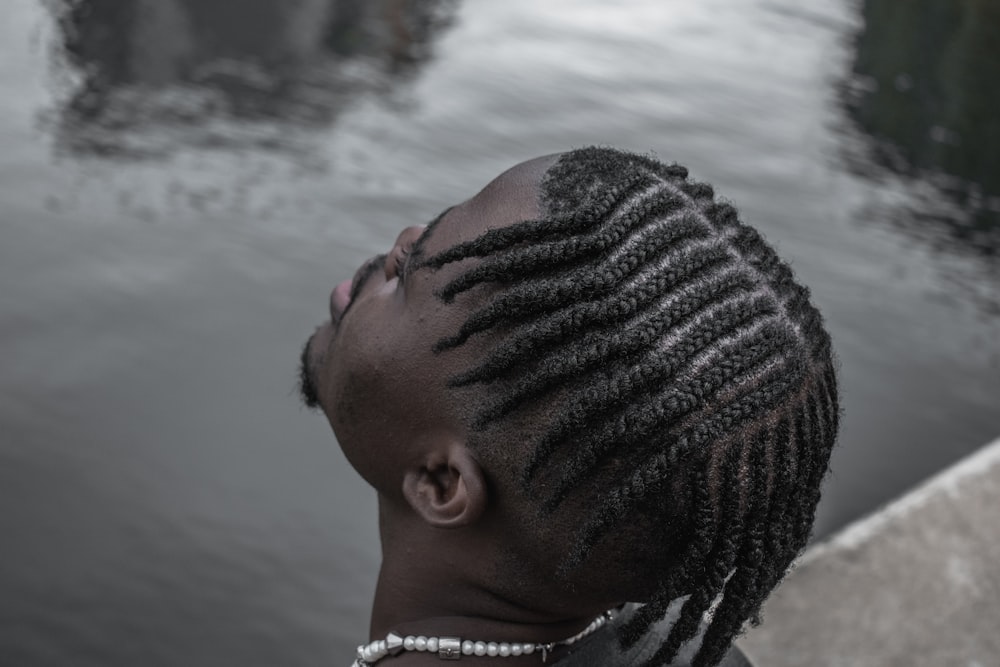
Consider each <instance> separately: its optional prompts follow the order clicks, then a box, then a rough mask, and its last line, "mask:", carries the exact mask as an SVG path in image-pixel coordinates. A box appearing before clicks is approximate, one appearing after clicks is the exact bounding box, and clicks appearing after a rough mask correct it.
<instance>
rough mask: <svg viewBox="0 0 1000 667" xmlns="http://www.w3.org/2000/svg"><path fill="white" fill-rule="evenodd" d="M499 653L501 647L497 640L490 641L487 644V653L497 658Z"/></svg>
mask: <svg viewBox="0 0 1000 667" xmlns="http://www.w3.org/2000/svg"><path fill="white" fill-rule="evenodd" d="M498 653H500V647H499V646H497V643H496V642H490V643H489V644H487V645H486V655H488V656H490V657H492V658H495V657H497V654H498Z"/></svg>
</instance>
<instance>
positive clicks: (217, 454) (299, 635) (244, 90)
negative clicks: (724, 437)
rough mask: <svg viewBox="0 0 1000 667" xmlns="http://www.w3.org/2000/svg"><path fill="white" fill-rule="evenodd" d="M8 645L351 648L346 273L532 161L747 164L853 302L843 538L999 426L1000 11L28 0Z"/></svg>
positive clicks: (365, 495)
mask: <svg viewBox="0 0 1000 667" xmlns="http://www.w3.org/2000/svg"><path fill="white" fill-rule="evenodd" d="M4 10H5V15H4V19H3V21H0V665H3V667H7V666H16V667H39V666H48V665H74V666H79V667H85V666H91V665H92V666H95V667H96V666H101V667H107V666H113V665H122V666H125V665H127V666H129V667H131V666H132V665H149V666H156V665H191V666H201V665H205V666H209V665H213V666H214V665H223V664H227V665H228V664H239V665H247V666H254V665H261V666H264V665H267V666H270V665H275V664H280V665H286V666H293V665H302V666H306V665H327V664H346V663H347V662H348V661H349V659H350V657H351V656H352V655H353V647H354V646H356V645H357V643H359V642H360V641H362V640H363V639H365V638H366V637H367V625H368V613H369V604H370V600H371V595H372V592H373V586H374V579H375V574H376V569H377V566H378V543H377V535H376V530H375V507H374V496H373V494H372V493H371V492H370V491H369V490H368V489H367V488H366V487H365V486H364V485H363V484H362V483H361V481H360V480H359V479H358V478H357V477H356V476H355V475H354V474H353V472H352V471H351V470H350V469H349V468H348V467H347V465H346V463H345V461H344V460H343V458H342V456H341V454H340V452H339V449H338V448H337V446H336V443H335V442H334V440H333V438H332V436H331V434H330V433H329V430H328V427H327V425H326V421H325V420H324V419H323V418H322V417H319V416H316V415H314V414H312V413H308V412H306V411H305V410H304V409H302V408H301V407H300V406H299V404H298V401H297V396H296V391H295V387H296V364H297V360H298V353H299V350H300V348H301V345H302V343H303V342H304V341H305V339H306V337H307V336H308V335H309V334H310V333H311V332H312V330H313V327H314V326H315V325H317V324H318V323H319V322H320V321H322V320H323V319H325V317H327V315H326V312H327V305H326V304H327V296H328V294H329V291H330V290H331V289H332V287H333V286H334V285H335V284H336V283H337V282H339V281H340V280H343V279H344V278H347V277H349V276H350V275H352V273H353V272H354V270H355V268H356V267H357V265H358V264H359V262H361V261H362V260H363V259H365V258H367V257H369V256H370V255H372V254H374V253H377V252H381V251H384V250H386V249H387V248H388V247H389V244H390V243H391V242H392V240H393V239H394V238H395V235H396V233H397V232H398V230H399V229H401V228H402V227H404V226H407V225H410V224H415V223H421V222H425V221H427V220H429V219H430V218H432V217H433V216H434V215H436V214H437V213H438V212H439V211H440V210H442V209H443V208H444V207H446V206H448V205H450V204H453V203H456V202H458V201H461V200H463V199H465V198H467V197H469V196H471V195H472V194H474V193H475V192H476V191H477V190H478V189H479V188H481V187H482V186H483V185H485V184H486V183H487V182H488V181H489V180H490V179H491V178H492V177H493V176H495V175H497V174H498V173H499V172H500V171H502V170H503V169H505V168H507V167H509V166H511V165H513V164H514V163H516V162H519V161H521V160H524V159H527V158H529V157H533V156H536V155H539V154H544V153H549V152H555V151H561V150H566V149H568V148H574V147H581V146H585V145H589V144H594V143H600V144H611V145H616V146H620V147H624V148H629V149H633V150H637V151H642V152H646V151H653V152H655V153H656V154H657V155H658V156H659V157H660V158H661V159H663V160H666V161H676V162H679V163H681V164H684V165H686V166H688V167H689V168H690V169H691V171H692V173H693V175H694V176H695V177H696V178H698V179H700V180H707V181H710V182H712V183H713V184H715V185H716V186H717V190H718V191H719V192H720V193H722V194H723V195H725V196H726V197H728V198H730V199H732V200H733V201H735V202H736V203H737V205H738V206H739V207H740V209H741V211H742V214H743V217H744V219H745V220H747V221H748V222H750V223H752V224H754V225H756V226H758V227H759V228H760V229H762V230H763V232H764V233H765V234H766V236H767V237H768V238H769V239H770V241H771V242H772V243H774V244H775V245H776V246H777V247H778V249H779V251H780V252H781V253H782V254H783V255H784V256H785V257H787V258H789V259H790V260H791V262H792V264H793V267H794V268H795V270H796V272H797V273H798V275H799V276H800V278H801V279H802V280H803V281H804V282H806V283H807V284H809V285H810V286H811V287H812V289H813V294H814V300H815V302H816V303H817V304H818V305H819V307H820V309H821V310H822V311H823V312H824V313H825V315H826V318H827V322H828V326H829V328H830V330H831V333H832V335H833V338H834V343H835V346H836V349H837V352H838V354H839V357H840V362H841V381H842V389H843V404H844V408H845V411H846V413H845V414H846V418H845V421H844V429H843V434H842V438H841V443H840V446H839V449H838V450H837V452H836V454H835V456H834V460H833V471H832V473H831V475H830V477H829V479H828V484H827V491H826V494H825V496H824V499H823V502H822V505H821V507H820V511H819V516H818V522H817V525H816V530H815V535H816V537H817V538H822V537H823V536H826V535H829V534H830V533H831V532H832V531H835V530H836V529H837V528H839V527H841V526H843V525H844V524H845V523H846V522H849V521H851V520H852V519H855V518H857V517H859V516H862V515H864V514H865V513H867V512H870V511H872V510H873V509H875V508H876V507H878V506H879V505H880V504H882V503H884V502H886V501H887V500H889V499H891V498H893V497H895V496H897V495H898V494H900V493H901V492H903V491H905V490H906V489H908V488H910V487H911V486H913V485H914V484H915V483H917V482H918V481H920V480H922V479H923V478H925V477H927V476H928V475H930V474H932V473H933V472H935V471H937V470H939V469H941V468H942V467H944V466H946V465H947V464H949V463H950V462H953V461H955V460H957V459H959V458H960V457H962V456H963V455H965V454H967V453H969V452H971V451H973V450H974V449H976V448H977V447H978V446H980V445H981V444H983V443H985V442H987V441H988V440H990V439H992V438H994V437H996V436H997V435H998V434H1000V164H998V162H1000V92H998V87H997V85H996V83H997V81H1000V40H997V39H996V35H997V34H998V31H1000V3H997V2H993V1H992V0H910V1H908V2H896V1H894V0H863V1H862V0H835V1H833V2H831V1H830V0H822V1H821V0H704V1H703V2H699V3H682V2H674V1H667V2H665V1H663V0H624V1H622V2H618V3H614V8H613V9H612V8H611V5H610V4H609V3H604V2H599V1H598V0H573V1H570V0H552V1H546V2H544V3H543V2H534V1H529V0H508V1H507V2H503V3H499V2H487V1H486V0H425V1H421V0H8V1H7V2H5V3H4Z"/></svg>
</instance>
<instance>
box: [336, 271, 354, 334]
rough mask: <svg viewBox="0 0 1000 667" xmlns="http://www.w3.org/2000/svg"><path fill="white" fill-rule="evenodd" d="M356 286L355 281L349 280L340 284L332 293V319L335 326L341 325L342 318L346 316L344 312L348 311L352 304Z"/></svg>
mask: <svg viewBox="0 0 1000 667" xmlns="http://www.w3.org/2000/svg"><path fill="white" fill-rule="evenodd" d="M353 285H354V279H353V278H351V279H348V280H345V281H343V282H342V283H340V284H338V285H337V286H336V287H334V288H333V291H332V292H330V319H331V320H332V321H333V323H334V324H339V323H340V318H341V317H343V316H344V311H345V310H347V306H348V304H350V303H351V288H352V287H353Z"/></svg>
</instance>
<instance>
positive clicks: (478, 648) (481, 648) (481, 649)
mask: <svg viewBox="0 0 1000 667" xmlns="http://www.w3.org/2000/svg"><path fill="white" fill-rule="evenodd" d="M473 653H475V654H476V655H486V642H476V643H475V644H474V645H473Z"/></svg>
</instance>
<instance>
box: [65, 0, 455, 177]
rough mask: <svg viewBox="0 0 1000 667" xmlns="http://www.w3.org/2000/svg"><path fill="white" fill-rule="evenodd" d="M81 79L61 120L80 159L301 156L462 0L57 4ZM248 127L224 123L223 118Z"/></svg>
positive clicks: (411, 69)
mask: <svg viewBox="0 0 1000 667" xmlns="http://www.w3.org/2000/svg"><path fill="white" fill-rule="evenodd" d="M50 7H51V8H52V9H53V11H54V12H55V14H56V17H57V19H58V24H59V27H60V29H61V32H62V45H61V46H62V49H63V51H64V54H65V59H66V60H67V61H68V62H69V63H70V64H71V65H72V66H73V68H74V69H75V73H76V77H77V79H78V80H77V81H76V82H75V83H74V84H73V85H72V88H73V91H72V92H71V94H70V95H69V99H68V100H67V101H66V103H65V104H64V106H63V111H62V113H61V117H60V119H59V121H58V124H59V128H58V143H59V144H60V146H62V147H63V148H65V149H68V150H69V151H71V152H74V153H84V154H96V155H104V156H113V157H131V158H135V157H151V156H156V155H164V154H167V153H169V152H170V151H172V150H173V149H175V148H176V147H177V146H178V145H179V144H181V145H183V144H188V145H195V146H198V147H209V146H225V147H232V148H240V147H243V148H250V147H255V148H267V149H295V148H302V147H304V145H305V143H304V142H298V143H296V142H295V141H294V140H293V139H292V137H290V136H289V132H290V131H296V130H302V129H308V128H322V127H326V126H328V125H330V124H331V123H333V122H334V120H335V119H336V117H337V116H338V115H339V114H341V113H342V112H343V111H344V109H345V108H347V106H348V105H350V104H351V103H352V102H353V101H355V100H357V98H358V97H359V96H360V95H363V94H365V93H379V92H387V91H389V90H391V89H392V87H393V86H395V85H396V84H398V83H400V82H402V81H405V80H407V79H408V78H409V77H411V76H412V75H413V74H414V73H415V72H416V71H417V69H418V68H419V67H420V65H421V64H422V63H424V62H425V61H427V60H428V59H429V58H430V56H431V46H432V42H433V40H434V39H435V37H436V36H437V35H439V34H440V33H441V32H442V30H443V29H444V28H446V27H447V26H449V25H450V24H451V23H452V22H453V18H454V14H455V11H456V8H457V0H132V1H129V2H122V1H121V0H50ZM233 120H236V121H239V122H228V121H233Z"/></svg>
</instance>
